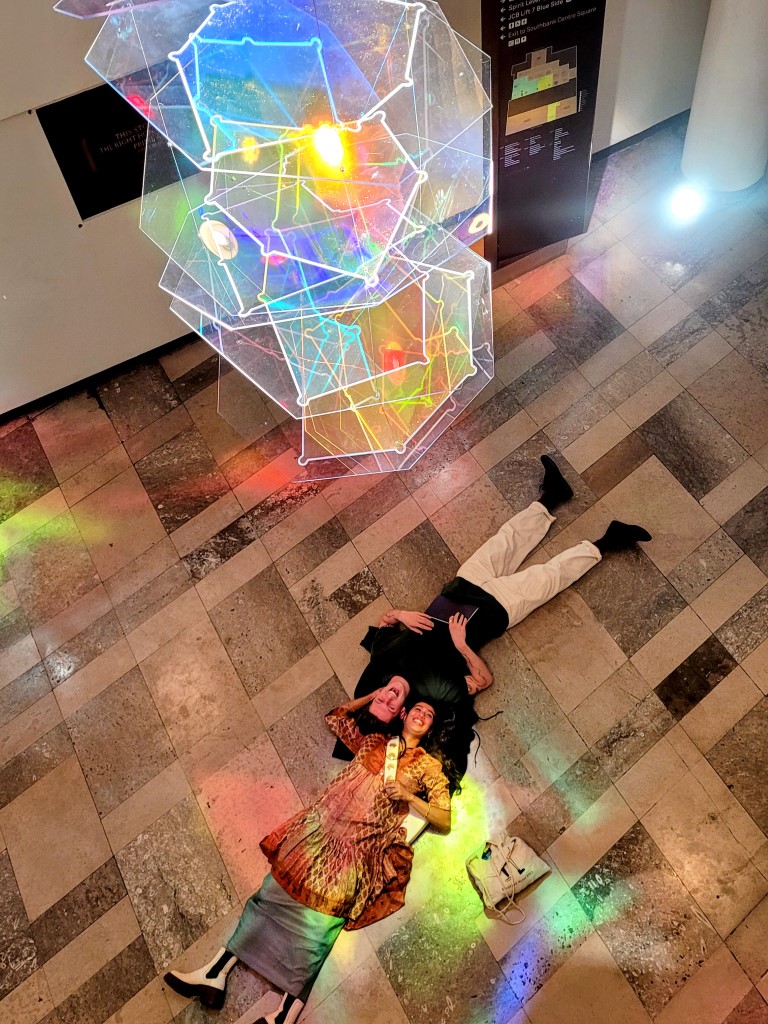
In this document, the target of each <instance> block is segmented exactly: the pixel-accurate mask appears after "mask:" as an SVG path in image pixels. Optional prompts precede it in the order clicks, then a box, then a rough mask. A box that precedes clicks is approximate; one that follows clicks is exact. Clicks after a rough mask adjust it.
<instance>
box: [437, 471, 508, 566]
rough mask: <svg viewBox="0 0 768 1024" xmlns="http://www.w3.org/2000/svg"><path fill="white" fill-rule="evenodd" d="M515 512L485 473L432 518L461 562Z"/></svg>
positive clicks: (438, 530)
mask: <svg viewBox="0 0 768 1024" xmlns="http://www.w3.org/2000/svg"><path fill="white" fill-rule="evenodd" d="M511 516H512V509H511V507H510V505H509V504H508V502H507V501H505V499H504V497H503V496H502V494H501V492H500V491H499V490H498V488H497V487H495V486H494V484H492V483H491V481H490V480H489V479H488V477H487V476H485V475H483V476H481V477H480V479H479V480H476V481H475V482H474V483H473V484H470V486H469V487H467V488H466V490H464V491H462V492H461V494H459V495H458V497H456V498H454V499H453V500H452V501H449V502H448V504H447V505H445V506H444V507H443V508H441V509H440V510H439V511H438V512H435V513H434V515H433V516H432V518H431V521H432V525H433V526H434V527H435V529H436V530H437V532H438V533H439V534H440V536H441V537H442V538H443V540H444V541H445V543H446V544H447V545H448V547H449V548H450V549H451V551H452V552H453V553H454V555H455V556H456V558H457V559H458V560H459V563H460V564H463V563H464V562H465V561H466V560H467V559H468V558H469V556H470V555H472V554H473V553H474V552H475V551H477V549H478V548H479V547H480V545H481V544H484V543H485V542H486V541H487V540H488V538H489V537H492V536H493V535H494V534H495V533H496V531H497V530H498V529H499V528H500V527H501V526H502V525H503V524H504V523H506V522H507V520H508V519H510V517H511Z"/></svg>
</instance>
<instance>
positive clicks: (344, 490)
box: [323, 473, 384, 514]
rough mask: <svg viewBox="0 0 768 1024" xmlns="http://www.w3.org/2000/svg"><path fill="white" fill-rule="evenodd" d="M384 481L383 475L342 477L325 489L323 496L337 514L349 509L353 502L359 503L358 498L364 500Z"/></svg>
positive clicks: (371, 474)
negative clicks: (372, 489) (363, 497)
mask: <svg viewBox="0 0 768 1024" xmlns="http://www.w3.org/2000/svg"><path fill="white" fill-rule="evenodd" d="M383 479H384V476H383V474H382V473H370V474H368V475H367V476H345V477H340V478H339V479H338V480H332V481H331V482H330V483H329V484H328V486H327V487H325V488H323V495H324V497H325V500H326V501H327V502H328V504H329V505H330V506H331V508H332V509H333V511H334V514H335V513H337V512H341V510H342V509H344V508H347V507H348V506H349V505H351V504H352V502H353V501H357V499H358V498H362V496H363V495H364V494H366V493H367V492H368V491H370V490H371V488H372V487H375V486H376V485H377V484H380V483H381V481H382V480H383Z"/></svg>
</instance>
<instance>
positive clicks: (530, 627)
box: [512, 591, 626, 714]
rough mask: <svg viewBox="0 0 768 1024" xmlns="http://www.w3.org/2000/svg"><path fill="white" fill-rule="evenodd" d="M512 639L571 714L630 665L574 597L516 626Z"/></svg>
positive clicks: (560, 597) (570, 594)
mask: <svg viewBox="0 0 768 1024" xmlns="http://www.w3.org/2000/svg"><path fill="white" fill-rule="evenodd" d="M512 637H513V639H514V641H515V643H516V644H517V646H518V647H519V648H520V650H521V651H522V652H523V654H524V656H525V657H526V659H527V660H528V662H529V663H530V664H531V666H532V667H533V669H534V670H535V671H536V672H537V673H538V675H539V676H540V677H541V679H542V681H543V682H544V684H545V685H546V687H547V689H548V690H549V692H550V693H551V694H552V696H553V697H554V698H555V700H556V701H557V702H558V704H559V705H560V707H561V708H562V709H563V711H565V713H566V714H569V713H570V712H571V711H573V709H574V708H575V707H578V705H579V704H580V703H581V702H582V701H583V700H584V698H585V697H587V696H589V694H590V693H592V691H593V690H596V689H597V687H598V686H599V685H600V684H601V683H603V682H605V680H606V679H608V678H609V677H610V676H612V675H613V673H614V672H615V671H616V669H617V668H618V667H619V666H620V665H621V664H622V663H623V662H624V661H626V655H625V654H624V652H623V651H622V650H621V648H620V647H619V645H618V644H617V643H616V641H615V640H614V639H613V638H612V637H611V636H610V634H609V633H608V631H607V630H606V629H605V628H604V627H603V626H601V625H600V623H599V622H598V621H597V619H596V618H595V616H594V614H593V613H592V611H591V610H590V609H589V607H588V606H587V604H586V603H585V602H584V601H583V600H582V598H581V597H579V595H578V594H575V593H573V592H570V591H565V592H563V593H562V594H560V595H558V597H557V598H556V599H555V600H554V601H550V602H549V603H548V604H547V605H546V606H545V607H544V608H540V609H539V610H538V611H536V612H534V613H533V614H532V615H529V616H528V618H527V619H524V620H523V621H522V622H521V623H519V624H518V625H517V626H515V627H514V629H513V630H512Z"/></svg>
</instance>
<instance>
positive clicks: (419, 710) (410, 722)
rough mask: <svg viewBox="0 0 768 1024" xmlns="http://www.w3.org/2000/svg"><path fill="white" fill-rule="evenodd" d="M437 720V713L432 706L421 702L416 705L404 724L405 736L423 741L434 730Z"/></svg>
mask: <svg viewBox="0 0 768 1024" xmlns="http://www.w3.org/2000/svg"><path fill="white" fill-rule="evenodd" d="M434 720H435V711H434V708H433V707H432V705H431V704H427V703H426V702H425V701H419V702H418V704H414V705H413V707H412V708H411V710H410V711H409V712H408V714H407V715H406V716H405V721H404V723H403V735H408V736H413V737H414V739H417V740H420V739H423V738H424V737H425V736H426V735H427V733H428V732H429V730H430V729H431V728H432V723H433V722H434Z"/></svg>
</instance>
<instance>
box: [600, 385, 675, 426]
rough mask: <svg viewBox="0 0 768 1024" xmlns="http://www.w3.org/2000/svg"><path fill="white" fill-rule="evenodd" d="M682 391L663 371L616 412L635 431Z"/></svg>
mask: <svg viewBox="0 0 768 1024" xmlns="http://www.w3.org/2000/svg"><path fill="white" fill-rule="evenodd" d="M682 390H683V386H682V384H680V382H679V381H676V380H675V378H674V377H673V376H672V375H671V374H669V373H667V372H666V371H663V372H662V373H659V374H657V376H655V377H654V378H653V380H650V381H648V383H647V384H645V385H644V386H643V387H641V388H640V390H639V391H636V392H635V393H634V395H632V397H631V398H628V399H627V400H626V401H625V402H622V403H621V405H620V406H618V407H617V409H616V412H617V413H618V414H619V416H621V418H622V419H623V420H624V422H625V423H626V424H627V425H628V426H630V427H631V428H632V429H633V430H636V429H637V428H638V427H639V426H640V424H641V423H645V421H646V420H647V419H650V418H651V416H653V415H654V413H657V412H658V411H659V410H660V409H663V408H664V406H665V405H668V404H669V402H671V401H672V399H673V398H676V397H677V395H679V394H680V392H681V391H682Z"/></svg>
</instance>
